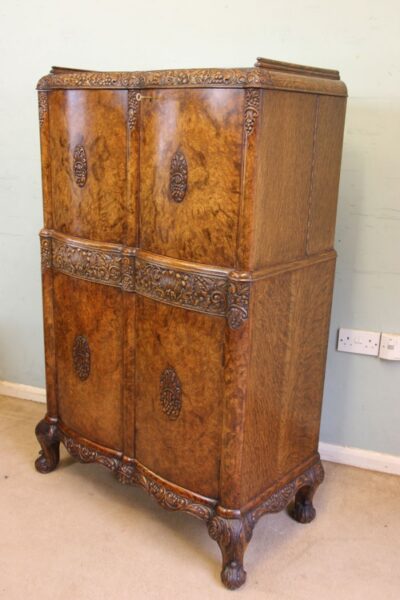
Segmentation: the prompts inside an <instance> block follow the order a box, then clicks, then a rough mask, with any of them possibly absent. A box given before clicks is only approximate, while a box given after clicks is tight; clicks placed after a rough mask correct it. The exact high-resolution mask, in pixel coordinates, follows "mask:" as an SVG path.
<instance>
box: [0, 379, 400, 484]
mask: <svg viewBox="0 0 400 600" xmlns="http://www.w3.org/2000/svg"><path fill="white" fill-rule="evenodd" d="M0 395H2V396H11V397H12V398H23V399H24V400H33V401H34V402H46V390H45V389H44V388H39V387H34V386H32V385H24V384H22V383H12V382H11V381H1V380H0ZM319 452H320V454H321V458H322V460H327V461H329V462H335V463H339V464H342V465H349V466H351V467H358V468H360V469H368V470H369V471H380V472H382V473H392V474H393V475H400V456H393V455H391V454H381V453H380V452H373V451H372V450H363V449H361V448H352V447H348V446H337V445H336V444H326V443H325V442H320V444H319Z"/></svg>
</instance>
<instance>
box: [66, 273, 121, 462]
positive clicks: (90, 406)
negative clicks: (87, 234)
mask: <svg viewBox="0 0 400 600" xmlns="http://www.w3.org/2000/svg"><path fill="white" fill-rule="evenodd" d="M121 298H122V294H121V291H120V290H118V289H116V288H113V287H110V286H105V285H97V284H96V283H91V282H88V281H83V280H80V279H75V278H72V277H68V276H67V275H64V274H62V273H55V274H54V321H55V323H54V325H55V345H56V362H57V392H58V393H57V396H58V408H59V415H60V418H61V420H62V422H63V423H65V425H67V426H68V427H70V428H71V429H73V430H74V431H76V432H77V433H79V434H80V435H82V436H84V437H86V438H88V439H90V440H93V441H94V442H97V443H99V444H103V445H104V446H107V447H109V448H112V449H115V450H122V449H123V426H122V364H123V361H122V350H123V346H122V340H123V309H122V302H121Z"/></svg>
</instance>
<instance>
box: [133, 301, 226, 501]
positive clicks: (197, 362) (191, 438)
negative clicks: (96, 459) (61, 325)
mask: <svg viewBox="0 0 400 600" xmlns="http://www.w3.org/2000/svg"><path fill="white" fill-rule="evenodd" d="M137 314H138V320H137V329H136V332H137V333H136V335H137V352H136V356H137V361H136V433H135V438H136V458H137V460H138V461H140V462H141V463H142V464H143V465H145V466H146V467H148V468H149V469H151V470H152V471H154V472H155V473H157V474H158V475H160V476H161V477H164V478H165V479H168V480H170V481H173V482H174V483H175V484H177V485H180V486H182V487H185V488H188V489H190V490H195V491H196V492H197V493H199V494H203V495H205V496H208V497H210V498H217V497H218V480H219V466H220V454H221V452H220V445H221V432H222V408H223V407H222V398H223V347H224V332H225V319H222V318H219V317H213V316H209V315H204V314H201V313H198V312H193V311H188V310H185V309H182V308H177V307H173V306H168V305H166V304H161V303H159V302H155V301H154V300H150V299H148V298H144V297H139V296H138V297H137Z"/></svg>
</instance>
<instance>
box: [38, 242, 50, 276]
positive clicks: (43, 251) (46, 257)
mask: <svg viewBox="0 0 400 600" xmlns="http://www.w3.org/2000/svg"><path fill="white" fill-rule="evenodd" d="M51 245H52V240H51V238H45V237H42V238H40V261H41V267H42V273H44V272H45V271H47V269H51V264H52V247H51Z"/></svg>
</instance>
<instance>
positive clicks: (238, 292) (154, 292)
mask: <svg viewBox="0 0 400 600" xmlns="http://www.w3.org/2000/svg"><path fill="white" fill-rule="evenodd" d="M135 254H136V250H135V248H129V247H123V246H118V245H117V244H115V245H111V244H108V245H107V246H106V247H104V248H102V247H100V245H99V246H97V245H96V246H95V245H93V244H89V243H84V242H82V241H77V240H70V239H68V238H67V239H63V238H62V239H60V237H49V234H48V233H47V234H46V236H45V235H42V238H41V261H42V269H43V271H45V270H46V269H49V268H51V267H52V268H53V270H54V271H58V272H60V273H64V274H66V275H69V276H71V277H77V278H78V279H84V280H86V281H93V282H96V283H101V284H103V285H111V286H114V287H118V288H121V289H123V290H124V291H126V292H134V293H137V294H140V295H142V296H147V297H149V298H153V299H154V300H157V301H160V302H164V303H166V304H171V305H173V306H179V307H181V308H186V309H189V310H194V311H197V312H202V313H206V314H211V315H216V316H220V317H227V320H228V324H229V327H231V328H232V329H238V328H239V327H241V325H242V324H243V323H244V322H245V321H246V319H247V318H248V312H249V299H250V288H251V283H250V282H249V281H241V280H235V279H231V278H230V276H229V275H228V273H224V272H222V273H209V271H205V272H204V273H205V274H203V273H199V272H197V271H189V270H186V269H185V270H183V269H178V268H171V267H168V266H166V265H165V264H161V263H156V262H154V261H153V260H151V261H150V260H146V259H144V258H142V257H138V256H135Z"/></svg>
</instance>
